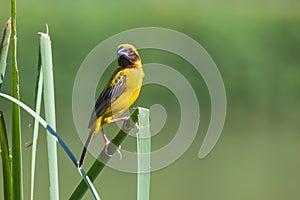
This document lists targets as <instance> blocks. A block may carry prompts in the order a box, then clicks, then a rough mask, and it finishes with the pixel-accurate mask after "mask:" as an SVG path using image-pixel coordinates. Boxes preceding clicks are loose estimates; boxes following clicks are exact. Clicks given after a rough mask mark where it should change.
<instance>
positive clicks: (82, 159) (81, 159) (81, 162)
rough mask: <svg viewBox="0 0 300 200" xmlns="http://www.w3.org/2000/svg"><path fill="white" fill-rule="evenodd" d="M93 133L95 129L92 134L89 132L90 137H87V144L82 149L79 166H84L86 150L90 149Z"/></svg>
mask: <svg viewBox="0 0 300 200" xmlns="http://www.w3.org/2000/svg"><path fill="white" fill-rule="evenodd" d="M93 135H94V131H92V132H91V133H90V134H89V137H88V138H87V140H86V142H85V145H84V147H83V150H82V153H81V157H80V161H79V167H81V166H82V164H83V161H84V159H85V156H86V152H87V150H88V147H89V145H90V143H91V141H92V138H93Z"/></svg>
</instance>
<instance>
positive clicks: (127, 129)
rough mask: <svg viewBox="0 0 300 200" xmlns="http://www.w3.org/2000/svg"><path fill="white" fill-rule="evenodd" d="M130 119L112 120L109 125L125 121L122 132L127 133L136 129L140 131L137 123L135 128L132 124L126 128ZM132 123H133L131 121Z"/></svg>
mask: <svg viewBox="0 0 300 200" xmlns="http://www.w3.org/2000/svg"><path fill="white" fill-rule="evenodd" d="M129 119H130V117H120V118H116V119H112V120H111V121H110V122H109V123H113V122H120V121H123V125H122V130H123V131H125V132H129V131H130V130H131V129H132V128H136V129H138V130H139V126H138V125H137V123H135V124H134V125H133V126H132V124H130V125H129V126H126V125H127V121H128V120H129ZM130 122H132V121H130Z"/></svg>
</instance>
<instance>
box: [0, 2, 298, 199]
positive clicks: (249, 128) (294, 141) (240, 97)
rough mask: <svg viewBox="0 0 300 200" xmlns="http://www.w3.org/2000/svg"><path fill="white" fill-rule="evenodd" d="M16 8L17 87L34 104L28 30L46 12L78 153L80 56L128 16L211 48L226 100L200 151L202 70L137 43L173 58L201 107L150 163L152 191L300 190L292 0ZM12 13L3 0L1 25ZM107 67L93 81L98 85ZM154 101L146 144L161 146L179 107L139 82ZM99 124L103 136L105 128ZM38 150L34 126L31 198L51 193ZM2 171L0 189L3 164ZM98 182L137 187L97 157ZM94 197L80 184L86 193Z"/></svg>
mask: <svg viewBox="0 0 300 200" xmlns="http://www.w3.org/2000/svg"><path fill="white" fill-rule="evenodd" d="M17 9H18V10H17V11H18V13H17V25H18V65H19V71H20V93H21V99H22V101H23V102H25V103H26V104H28V105H30V106H31V107H33V105H34V92H35V89H34V87H35V81H36V80H35V78H36V75H37V54H38V35H37V33H38V32H39V31H45V24H46V23H47V24H48V25H49V27H50V35H51V37H52V42H53V59H54V75H55V86H56V108H57V130H58V131H59V133H60V134H61V136H62V137H63V139H64V140H65V142H66V143H67V144H68V145H69V146H70V148H71V149H72V150H73V151H74V154H75V155H77V156H78V157H79V155H80V153H81V150H82V146H83V144H82V142H81V140H80V139H79V136H78V134H77V132H76V130H75V125H74V121H73V115H72V107H71V105H72V89H73V83H74V79H75V75H76V72H77V70H78V69H79V67H80V64H81V63H82V62H83V60H84V59H85V57H86V56H87V55H88V53H89V52H90V51H91V50H92V49H93V48H94V47H95V46H96V45H97V44H99V43H100V42H101V41H103V40H105V39H106V38H108V37H110V36H112V35H114V34H117V33H119V32H122V31H125V30H128V29H131V28H137V27H147V26H157V27H165V28H170V29H174V30H176V31H180V32H182V33H184V34H187V35H188V36H190V37H192V38H193V39H195V40H196V41H198V42H199V43H200V44H201V45H202V46H203V47H204V48H205V49H206V50H207V51H208V53H209V54H210V55H211V57H212V58H213V59H214V61H215V63H216V64H217V66H218V68H219V70H220V73H221V75H222V77H223V80H224V84H225V87H226V92H227V101H228V105H227V106H228V107H227V118H226V123H225V126H224V130H223V132H222V135H221V137H220V140H219V141H218V143H217V145H216V146H215V148H214V149H213V151H212V152H211V153H210V154H209V156H207V157H206V158H205V159H202V160H200V159H199V158H198V151H199V148H200V146H201V144H202V141H203V138H204V134H205V133H206V130H207V127H208V122H209V119H210V98H209V94H208V91H207V88H206V86H205V83H204V81H203V80H202V78H201V76H200V75H199V74H196V73H195V70H193V68H192V67H191V66H189V64H188V63H186V61H184V60H182V59H180V58H178V57H177V56H176V55H173V54H170V53H168V52H161V51H155V50H144V51H142V52H141V56H142V58H143V61H144V63H147V62H158V63H163V64H167V65H169V66H172V67H174V68H175V69H177V70H179V71H180V72H181V73H182V74H183V75H184V76H185V77H186V78H187V79H188V80H189V81H190V82H191V84H192V85H193V87H194V89H195V91H196V92H197V96H198V99H199V102H200V109H201V122H200V124H199V125H200V128H199V131H198V134H197V137H196V139H195V140H194V142H193V143H192V145H191V146H190V148H189V149H188V150H187V151H186V153H185V154H184V155H183V156H182V157H181V158H180V159H179V160H177V161H176V162H175V163H173V164H172V165H170V166H168V167H166V168H164V169H162V170H159V171H156V172H153V173H152V174H151V199H155V200H156V199H159V200H160V199H176V200H177V199H178V200H179V199H191V200H192V199H193V200H198V199H206V200H219V199H222V200H225V199H226V200H227V199H228V200H233V199H234V200H240V199H243V200H247V199H249V200H253V199H256V200H282V199H289V200H294V199H299V198H300V190H299V182H300V173H299V169H300V156H299V152H300V134H299V120H300V117H299V113H300V112H299V111H300V105H299V104H300V102H299V99H300V12H299V9H300V2H299V1H295V0H287V1H283V0H272V1H271V0H263V1H258V0H252V1H249V0H243V1H234V0H227V1H220V0H216V1H208V0H200V1H197V0H186V1H179V0H175V1H174V0H173V1H169V0H166V1H158V0H152V1H137V0H129V1H96V0H92V1H71V0H63V1H58V0H53V1H43V0H42V1H34V0H27V1H19V2H18V4H17ZM9 16H10V2H9V1H8V0H2V1H1V2H0V25H1V26H3V25H4V24H5V22H6V21H7V19H8V18H9ZM10 64H11V62H10V61H9V62H8V69H7V73H6V76H5V80H4V88H3V90H4V92H5V93H10V92H11V75H10V67H9V66H10ZM99 67H101V63H99ZM113 67H114V66H112V67H111V68H108V69H107V72H106V76H104V77H103V78H102V79H101V81H100V82H99V88H100V89H101V88H102V87H103V84H104V83H105V82H106V81H107V79H108V77H107V76H109V74H110V73H111V71H112V70H113ZM95 84H97V83H95ZM158 96H159V97H160V98H157V97H158ZM187 98H188V97H187ZM157 101H159V102H157ZM155 103H159V104H162V105H165V106H166V110H167V112H168V118H167V122H166V124H165V127H164V128H163V129H162V131H161V132H160V133H159V134H158V135H156V136H155V137H153V140H152V144H153V145H152V146H153V149H158V148H160V147H162V146H164V144H166V143H167V142H168V141H170V139H172V137H173V136H174V132H176V128H177V127H178V123H179V120H180V119H179V114H180V113H179V111H178V110H179V107H178V102H177V101H176V99H175V98H174V95H173V94H172V93H170V92H169V91H168V90H166V89H164V88H161V87H158V86H152V87H150V86H149V87H145V88H144V89H143V92H142V93H141V96H140V98H139V100H138V102H137V103H136V105H141V106H145V107H150V106H151V105H152V104H155ZM0 109H1V110H3V111H4V112H5V116H6V123H7V127H8V130H9V131H10V130H11V129H10V124H11V122H10V116H11V115H10V112H11V103H9V102H8V101H6V100H4V99H1V100H0ZM87 109H89V108H87ZM190 120H193V119H190ZM31 123H32V118H31V117H30V116H29V115H28V114H27V113H25V112H24V111H22V131H23V132H22V143H23V148H24V150H23V164H24V191H25V199H29V189H30V155H31V148H26V147H25V145H26V143H30V142H31V140H32V127H29V126H28V125H29V124H31ZM195 123H198V122H195ZM111 129H113V127H112V128H111ZM108 132H110V131H108ZM108 135H109V137H112V135H113V133H109V134H108ZM134 144H135V141H134V139H133V138H129V139H128V140H126V142H125V143H124V144H123V145H122V147H123V148H125V149H131V150H134ZM99 149H100V148H99ZM58 153H59V155H58V158H59V180H60V196H61V199H67V198H68V197H69V195H70V194H71V193H72V191H73V190H74V188H75V187H76V186H77V184H78V183H79V181H80V176H79V175H78V173H77V171H76V169H75V168H74V167H73V165H72V163H71V161H70V160H69V159H68V158H67V156H66V154H65V153H64V152H63V151H62V149H61V148H60V147H59V148H58ZM46 158H47V154H46V143H45V134H44V131H43V130H42V131H41V134H40V138H39V144H38V158H37V178H36V183H37V185H36V192H35V197H36V199H47V197H48V196H49V195H48V175H47V160H46ZM92 162H93V157H92V156H88V158H87V160H86V163H85V166H86V168H88V166H89V165H90V164H91V163H92ZM0 163H1V161H0ZM0 169H1V171H2V167H1V166H0ZM0 178H1V179H0V199H3V195H2V194H3V186H2V184H3V183H2V173H0ZM95 185H96V188H97V190H98V191H99V193H100V195H101V197H102V199H104V200H105V199H111V200H113V199H130V200H131V199H136V175H135V174H129V173H124V172H119V171H116V170H113V169H109V168H106V169H105V170H104V171H103V173H102V174H101V175H100V176H99V177H98V179H97V180H96V182H95ZM91 198H92V197H91V196H90V194H89V193H87V194H86V196H85V198H84V199H91Z"/></svg>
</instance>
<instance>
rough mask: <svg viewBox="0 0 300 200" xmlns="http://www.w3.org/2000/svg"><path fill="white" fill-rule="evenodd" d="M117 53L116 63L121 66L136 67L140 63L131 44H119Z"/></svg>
mask: <svg viewBox="0 0 300 200" xmlns="http://www.w3.org/2000/svg"><path fill="white" fill-rule="evenodd" d="M117 54H118V64H119V66H120V67H122V68H131V67H138V66H141V65H142V62H141V58H140V56H139V53H138V51H137V50H136V48H135V47H134V46H133V45H131V44H121V45H119V46H118V50H117Z"/></svg>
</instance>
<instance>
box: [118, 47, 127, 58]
mask: <svg viewBox="0 0 300 200" xmlns="http://www.w3.org/2000/svg"><path fill="white" fill-rule="evenodd" d="M117 55H118V58H120V57H121V56H125V57H126V58H129V55H128V51H127V50H126V49H125V48H121V49H119V50H118V52H117Z"/></svg>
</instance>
